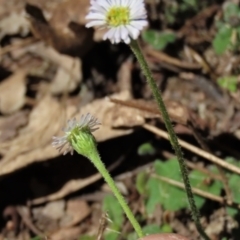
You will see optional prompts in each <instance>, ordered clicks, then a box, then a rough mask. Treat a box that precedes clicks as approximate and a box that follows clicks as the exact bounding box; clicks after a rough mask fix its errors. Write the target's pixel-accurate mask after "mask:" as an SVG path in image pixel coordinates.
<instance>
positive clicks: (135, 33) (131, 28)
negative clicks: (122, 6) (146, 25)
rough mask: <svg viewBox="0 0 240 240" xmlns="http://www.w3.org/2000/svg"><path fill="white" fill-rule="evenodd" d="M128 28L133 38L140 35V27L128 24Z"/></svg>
mask: <svg viewBox="0 0 240 240" xmlns="http://www.w3.org/2000/svg"><path fill="white" fill-rule="evenodd" d="M126 28H127V29H128V32H129V35H130V36H131V37H132V38H133V39H137V37H138V36H139V34H140V32H139V30H138V29H136V28H135V27H133V26H131V25H128V26H126Z"/></svg>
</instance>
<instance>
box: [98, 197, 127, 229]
mask: <svg viewBox="0 0 240 240" xmlns="http://www.w3.org/2000/svg"><path fill="white" fill-rule="evenodd" d="M103 209H104V211H107V213H108V215H109V218H110V219H111V220H112V223H111V224H110V228H112V229H113V230H116V231H119V230H120V229H121V228H122V224H123V221H124V213H123V210H122V207H121V206H120V204H119V203H118V201H117V199H116V198H115V197H114V196H113V195H107V196H106V197H105V198H104V199H103Z"/></svg>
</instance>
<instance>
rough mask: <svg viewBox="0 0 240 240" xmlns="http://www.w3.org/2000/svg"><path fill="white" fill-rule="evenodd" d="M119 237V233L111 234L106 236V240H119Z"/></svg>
mask: <svg viewBox="0 0 240 240" xmlns="http://www.w3.org/2000/svg"><path fill="white" fill-rule="evenodd" d="M118 237H119V233H117V232H109V233H107V234H105V235H104V239H105V240H117V239H118Z"/></svg>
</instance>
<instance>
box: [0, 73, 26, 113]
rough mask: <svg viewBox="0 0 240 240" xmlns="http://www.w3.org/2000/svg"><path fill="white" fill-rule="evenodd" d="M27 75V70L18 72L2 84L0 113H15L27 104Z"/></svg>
mask: <svg viewBox="0 0 240 240" xmlns="http://www.w3.org/2000/svg"><path fill="white" fill-rule="evenodd" d="M26 75H27V72H26V71H25V70H18V71H17V72H16V73H14V74H13V75H11V76H10V77H8V78H7V79H5V80H4V81H3V82H1V83H0V111H1V112H2V113H3V114H9V113H13V112H15V111H17V110H19V109H20V108H21V107H23V105H24V104H25V93H26V84H25V78H26Z"/></svg>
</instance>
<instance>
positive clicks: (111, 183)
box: [88, 149, 144, 238]
mask: <svg viewBox="0 0 240 240" xmlns="http://www.w3.org/2000/svg"><path fill="white" fill-rule="evenodd" d="M88 158H89V159H90V161H91V162H92V163H93V164H94V165H95V167H96V168H97V170H98V171H99V172H100V173H101V174H102V176H103V177H104V179H105V181H106V183H107V184H108V185H109V187H110V188H111V190H112V192H113V193H114V195H115V197H116V198H117V200H118V202H119V203H120V205H121V207H122V208H123V210H124V212H125V214H126V215H127V217H128V219H129V221H130V222H131V224H132V226H133V228H134V229H135V231H136V233H137V234H138V237H139V238H142V237H143V236H144V234H143V231H142V228H141V226H140V225H139V223H138V221H137V220H136V218H135V217H134V215H133V213H132V211H131V209H130V208H129V206H128V204H127V203H126V200H125V199H124V197H123V195H122V194H121V192H120V191H119V189H118V187H117V186H116V184H115V182H114V180H113V179H112V177H111V176H110V174H109V172H108V171H107V169H106V167H105V165H104V164H103V162H102V160H101V158H100V156H99V154H98V152H97V149H96V151H92V153H91V154H89V156H88Z"/></svg>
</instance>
